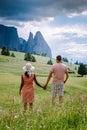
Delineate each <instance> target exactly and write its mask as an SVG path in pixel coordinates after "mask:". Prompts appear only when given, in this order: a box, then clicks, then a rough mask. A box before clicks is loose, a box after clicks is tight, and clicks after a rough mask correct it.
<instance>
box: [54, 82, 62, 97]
mask: <svg viewBox="0 0 87 130" xmlns="http://www.w3.org/2000/svg"><path fill="white" fill-rule="evenodd" d="M57 94H58V95H59V96H63V95H64V83H63V82H57V83H53V84H52V97H56V95H57Z"/></svg>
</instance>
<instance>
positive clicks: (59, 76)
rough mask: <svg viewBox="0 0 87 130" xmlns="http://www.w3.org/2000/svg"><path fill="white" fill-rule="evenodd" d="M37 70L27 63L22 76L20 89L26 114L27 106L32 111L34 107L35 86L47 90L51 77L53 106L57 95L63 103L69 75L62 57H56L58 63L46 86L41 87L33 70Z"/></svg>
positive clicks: (51, 70)
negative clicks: (65, 85)
mask: <svg viewBox="0 0 87 130" xmlns="http://www.w3.org/2000/svg"><path fill="white" fill-rule="evenodd" d="M34 69H35V68H34V67H33V66H32V65H31V64H30V63H27V64H26V65H25V66H24V67H23V70H24V74H22V75H21V85H20V89H19V94H20V95H21V96H22V102H23V104H24V112H26V110H27V105H28V104H29V107H30V109H32V107H33V102H34V84H33V82H35V83H36V84H37V85H38V86H39V87H41V88H43V89H46V87H47V85H48V83H49V81H50V79H51V77H52V78H53V81H52V104H55V98H56V95H57V94H58V95H59V103H62V97H63V94H64V84H65V83H66V81H67V79H68V77H69V75H68V70H67V67H66V65H65V64H63V63H62V57H61V55H58V56H57V57H56V63H55V64H53V65H52V67H51V69H50V72H49V75H48V78H47V81H46V84H45V85H44V86H42V85H40V84H39V82H38V81H37V79H36V75H35V74H34V72H33V70H34Z"/></svg>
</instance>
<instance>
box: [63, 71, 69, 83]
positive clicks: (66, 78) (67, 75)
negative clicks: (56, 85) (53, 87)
mask: <svg viewBox="0 0 87 130" xmlns="http://www.w3.org/2000/svg"><path fill="white" fill-rule="evenodd" d="M65 74H66V77H65V80H64V83H66V81H67V80H68V78H69V74H68V70H66V72H65Z"/></svg>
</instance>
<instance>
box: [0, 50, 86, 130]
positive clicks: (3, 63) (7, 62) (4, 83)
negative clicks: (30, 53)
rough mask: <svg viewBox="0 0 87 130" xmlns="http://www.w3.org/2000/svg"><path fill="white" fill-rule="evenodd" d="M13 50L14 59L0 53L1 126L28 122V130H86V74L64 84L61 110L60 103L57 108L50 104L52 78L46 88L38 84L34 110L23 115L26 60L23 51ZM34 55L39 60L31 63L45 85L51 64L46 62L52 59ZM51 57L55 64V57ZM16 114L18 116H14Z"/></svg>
mask: <svg viewBox="0 0 87 130" xmlns="http://www.w3.org/2000/svg"><path fill="white" fill-rule="evenodd" d="M14 53H15V56H16V57H15V58H13V57H6V56H1V55H0V115H1V118H0V122H1V125H0V129H1V130H8V129H13V130H21V129H22V130H25V127H27V126H26V125H27V124H28V123H29V125H30V127H29V130H39V129H44V130H46V129H48V130H52V129H54V130H58V128H59V130H86V129H87V128H86V116H87V115H86V114H87V113H86V112H87V111H86V109H87V102H86V101H87V95H86V94H87V80H86V79H87V77H83V78H82V77H76V75H70V78H69V80H68V82H67V83H66V85H65V95H64V107H62V109H60V107H59V106H58V105H57V104H56V106H55V108H53V107H52V106H51V93H50V92H51V81H50V83H49V85H48V88H47V90H46V91H44V90H43V89H41V88H39V87H37V86H36V85H35V103H34V112H33V113H27V114H26V115H25V116H24V115H22V114H21V112H22V110H23V106H22V103H21V98H20V96H19V94H18V91H19V86H20V75H21V74H22V73H23V71H22V67H23V66H24V65H25V63H26V61H24V60H23V59H24V53H19V52H14ZM35 57H36V60H37V62H35V63H32V64H33V65H34V66H35V68H36V69H35V73H36V75H37V79H38V81H39V82H40V83H41V84H42V85H44V84H45V81H46V78H47V75H48V73H49V69H50V67H51V66H50V65H47V64H46V63H47V61H48V60H49V58H46V57H41V56H35ZM52 60H53V62H54V63H55V60H54V59H52ZM68 66H69V67H71V69H72V70H73V69H74V68H75V66H74V65H69V64H68ZM57 100H58V99H57ZM79 111H80V113H79ZM29 114H30V115H29ZM78 114H79V115H78ZM16 115H17V116H18V117H17V119H15V118H16ZM55 117H56V118H55ZM60 117H61V118H60ZM6 118H7V119H6ZM80 120H81V122H80ZM83 120H84V121H83ZM69 121H70V122H69ZM75 122H76V126H75ZM56 124H57V125H58V126H57V125H56ZM55 127H56V128H55ZM62 127H63V128H62ZM85 128H86V129H85Z"/></svg>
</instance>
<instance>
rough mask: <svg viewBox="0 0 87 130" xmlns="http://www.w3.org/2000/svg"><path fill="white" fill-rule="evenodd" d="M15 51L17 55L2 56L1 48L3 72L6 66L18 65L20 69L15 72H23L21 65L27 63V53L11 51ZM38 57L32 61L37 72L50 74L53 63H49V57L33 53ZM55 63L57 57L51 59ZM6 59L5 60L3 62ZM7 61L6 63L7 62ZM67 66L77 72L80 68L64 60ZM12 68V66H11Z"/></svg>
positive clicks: (0, 58)
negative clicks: (25, 56)
mask: <svg viewBox="0 0 87 130" xmlns="http://www.w3.org/2000/svg"><path fill="white" fill-rule="evenodd" d="M12 52H13V53H14V54H15V57H14V58H13V57H10V56H9V57H8V56H2V55H1V49H0V64H1V66H2V69H1V70H2V72H3V71H4V69H3V67H4V66H6V65H7V66H10V67H11V68H14V67H17V68H18V70H17V72H14V73H18V74H20V73H21V71H22V70H21V67H22V66H24V65H25V63H26V61H24V55H25V53H22V52H16V51H10V53H12ZM33 56H34V57H35V59H36V62H32V64H33V66H35V72H36V74H39V75H41V74H42V75H45V74H46V75H48V73H49V69H50V67H51V65H48V64H47V62H48V60H50V58H49V57H44V56H40V55H33ZM51 60H52V62H53V63H55V62H56V61H55V59H53V58H52V59H51ZM3 61H4V62H3ZM5 63H6V64H5ZM64 63H65V64H66V65H67V67H68V68H69V71H70V72H71V73H73V72H75V73H77V69H78V66H77V65H75V64H71V63H67V62H64ZM9 69H10V68H9Z"/></svg>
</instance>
